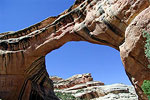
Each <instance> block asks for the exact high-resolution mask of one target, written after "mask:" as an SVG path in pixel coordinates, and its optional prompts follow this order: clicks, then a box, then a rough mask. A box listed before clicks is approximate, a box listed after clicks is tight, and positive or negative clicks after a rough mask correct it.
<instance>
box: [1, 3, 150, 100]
mask: <svg viewBox="0 0 150 100" xmlns="http://www.w3.org/2000/svg"><path fill="white" fill-rule="evenodd" d="M149 5H150V1H149V0H76V1H75V3H74V5H73V6H71V7H70V8H69V9H68V10H66V11H64V12H63V13H61V14H60V15H58V16H56V17H49V18H47V19H45V20H43V21H42V22H40V23H37V24H35V25H33V26H30V27H28V28H26V29H23V30H20V31H17V32H7V33H1V34H0V98H1V99H3V100H12V98H13V100H28V99H30V100H43V99H44V100H57V99H58V98H57V97H56V96H55V95H54V92H53V84H52V82H51V80H50V79H49V76H48V74H47V71H46V68H45V55H46V54H47V53H49V52H51V51H52V50H55V49H57V48H59V47H61V46H62V45H63V44H65V43H66V42H69V41H88V42H90V43H95V44H100V45H107V46H110V47H113V48H115V49H117V50H119V51H120V54H121V59H122V62H123V64H124V68H125V70H126V73H127V75H128V77H129V79H130V80H131V82H132V84H133V85H134V87H135V89H136V92H137V94H138V96H139V100H147V99H148V98H147V96H146V95H145V94H144V92H143V91H142V89H141V85H142V83H143V81H144V80H150V77H149V75H150V69H149V68H148V67H147V65H148V63H149V62H148V59H147V58H146V57H145V53H144V45H145V42H144V41H145V38H143V37H142V32H143V30H145V31H149V29H150V27H149V26H150V7H149Z"/></svg>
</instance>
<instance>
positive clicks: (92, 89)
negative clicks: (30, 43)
mask: <svg viewBox="0 0 150 100" xmlns="http://www.w3.org/2000/svg"><path fill="white" fill-rule="evenodd" d="M89 75H90V74H79V75H74V76H73V77H70V78H69V79H66V80H64V79H61V80H53V79H54V78H53V77H50V78H51V79H52V80H53V81H54V91H55V92H56V94H59V95H58V96H59V97H60V99H62V97H61V96H63V95H64V94H70V95H72V96H74V97H75V98H74V99H62V100H75V99H76V100H138V97H137V95H136V92H135V89H134V88H133V86H128V85H124V84H113V85H104V83H102V82H99V81H93V80H89V81H84V82H82V83H81V82H77V81H78V80H81V77H82V76H89ZM90 77H91V75H90ZM91 78H92V77H91ZM55 79H56V77H55ZM82 79H83V80H84V78H82ZM72 82H73V83H74V85H73V86H72ZM63 84H64V88H61V87H63ZM66 84H68V87H66ZM69 84H70V85H69ZM66 96H67V95H66ZM66 98H67V97H66Z"/></svg>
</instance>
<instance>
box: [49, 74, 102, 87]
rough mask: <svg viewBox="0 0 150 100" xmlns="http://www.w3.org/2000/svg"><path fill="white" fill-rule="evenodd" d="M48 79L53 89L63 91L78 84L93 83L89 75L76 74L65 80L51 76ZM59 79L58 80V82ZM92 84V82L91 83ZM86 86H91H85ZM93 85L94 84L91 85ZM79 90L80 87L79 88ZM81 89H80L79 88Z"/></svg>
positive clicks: (100, 83)
mask: <svg viewBox="0 0 150 100" xmlns="http://www.w3.org/2000/svg"><path fill="white" fill-rule="evenodd" d="M50 79H51V80H52V81H53V82H54V88H55V89H65V88H70V87H73V86H75V85H78V84H82V83H87V82H91V81H93V78H92V76H91V74H90V73H86V74H77V75H74V76H72V77H70V78H68V79H66V80H64V79H62V78H59V77H57V76H52V77H50ZM58 79H59V80H58ZM93 83H94V82H93ZM96 84H97V85H104V83H102V82H95V85H96ZM87 85H88V86H90V85H92V84H87ZM93 85H94V84H93ZM79 88H80V87H79ZM81 88H82V87H81Z"/></svg>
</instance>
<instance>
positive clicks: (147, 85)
mask: <svg viewBox="0 0 150 100" xmlns="http://www.w3.org/2000/svg"><path fill="white" fill-rule="evenodd" d="M141 87H142V90H143V91H144V93H145V94H146V95H148V100H150V80H144V82H143V84H142V86H141Z"/></svg>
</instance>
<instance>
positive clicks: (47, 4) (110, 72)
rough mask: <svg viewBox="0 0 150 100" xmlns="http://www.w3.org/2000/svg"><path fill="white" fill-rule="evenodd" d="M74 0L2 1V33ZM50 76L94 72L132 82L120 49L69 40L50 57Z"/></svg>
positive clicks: (98, 77)
mask: <svg viewBox="0 0 150 100" xmlns="http://www.w3.org/2000/svg"><path fill="white" fill-rule="evenodd" d="M73 2H74V0H1V1H0V33H2V32H7V31H17V30H20V29H23V28H25V27H28V26H30V25H33V24H35V23H37V22H39V21H42V20H43V19H45V18H47V17H49V16H55V15H58V14H59V13H61V12H62V11H64V10H65V9H67V8H69V7H70V6H71V5H72V4H73ZM46 66H47V71H48V73H49V74H50V75H57V76H60V77H63V78H68V77H70V76H72V75H74V74H82V73H92V76H93V77H94V80H98V81H102V82H104V83H105V84H113V83H124V84H130V82H129V79H128V77H127V76H126V74H125V71H124V67H123V65H122V62H121V59H120V54H119V52H118V51H117V50H115V49H113V48H111V47H108V46H102V45H96V44H91V43H87V42H69V43H66V44H65V45H64V46H62V47H61V48H59V49H57V50H54V51H52V52H51V53H49V54H48V55H47V56H46Z"/></svg>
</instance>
